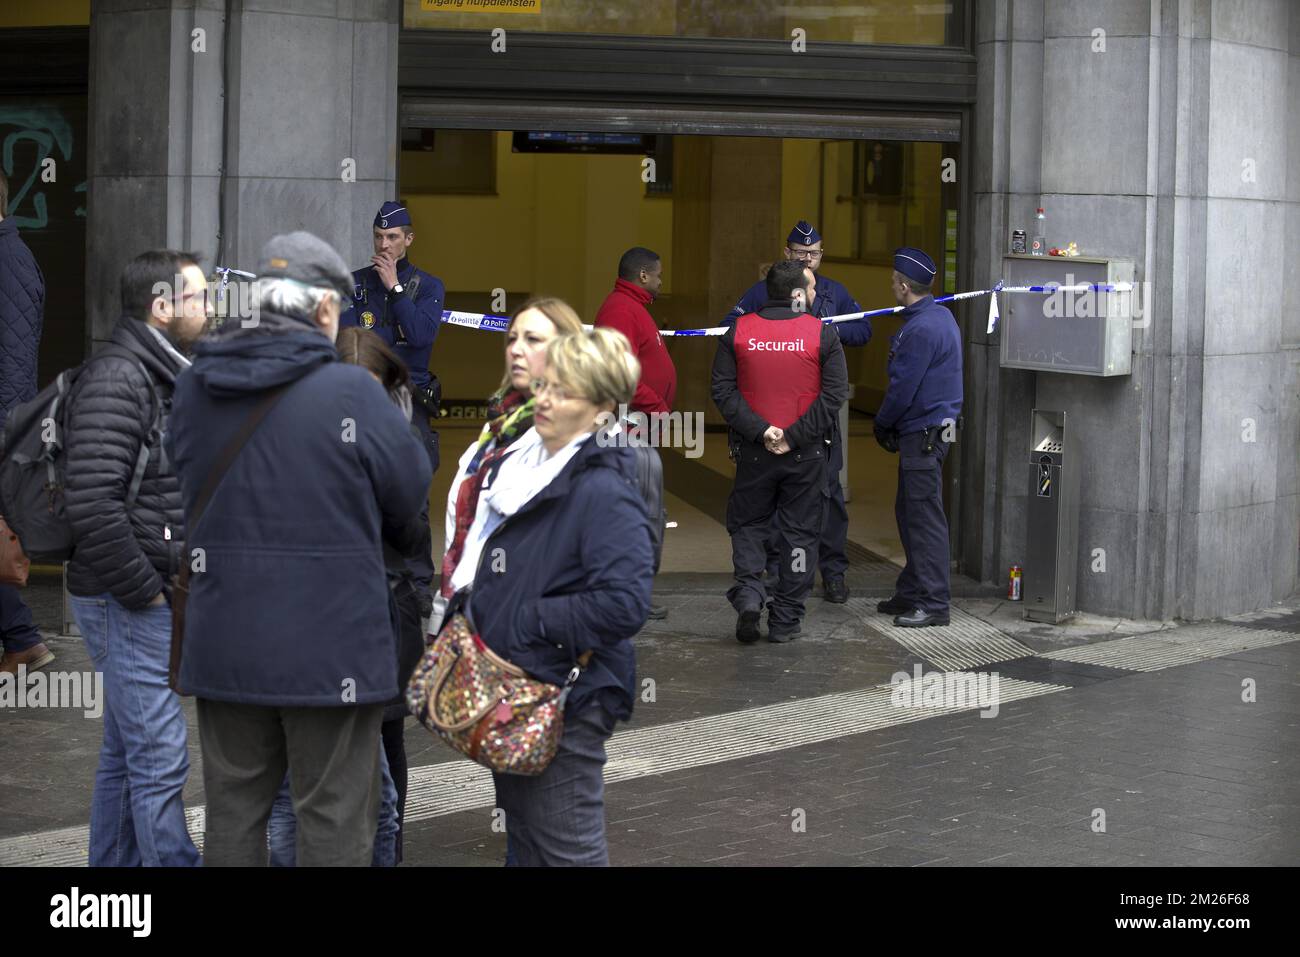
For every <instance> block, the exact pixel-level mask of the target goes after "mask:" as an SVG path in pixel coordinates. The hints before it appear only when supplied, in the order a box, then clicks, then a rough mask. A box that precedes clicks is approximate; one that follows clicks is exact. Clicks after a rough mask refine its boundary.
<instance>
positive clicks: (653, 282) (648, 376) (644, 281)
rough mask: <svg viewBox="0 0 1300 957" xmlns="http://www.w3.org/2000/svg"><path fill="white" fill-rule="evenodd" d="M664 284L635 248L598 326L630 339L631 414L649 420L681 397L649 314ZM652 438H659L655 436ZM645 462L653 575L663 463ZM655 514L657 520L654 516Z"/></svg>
mask: <svg viewBox="0 0 1300 957" xmlns="http://www.w3.org/2000/svg"><path fill="white" fill-rule="evenodd" d="M663 284H664V264H663V261H662V260H660V258H659V254H658V253H656V252H652V251H650V250H649V249H646V248H645V247H644V246H633V247H632V248H631V249H629V250H628V251H627V252H625V253H624V254H623V258H622V259H620V260H619V261H618V279H617V280H616V281H615V282H614V291H613V292H611V293H610V294H609V295H608V296H606V297H605V301H604V302H603V303H601V306H600V309H599V310H598V311H597V312H596V322H595V325H596V326H605V327H606V328H608V329H617V330H618V331H619V332H621V333H623V335H625V336H627V341H628V342H630V343H631V344H632V353H633V355H635V356H636V357H637V359H638V360H639V361H640V363H641V381H640V382H638V383H637V385H636V395H634V396H633V397H632V407H631V409H630V410H629V411H631V412H643V413H646V414H647V415H650V414H653V413H655V412H661V413H664V414H665V415H666V414H668V413H669V412H672V410H673V399H674V397H676V395H677V367H676V366H674V365H673V359H672V356H670V355H669V354H668V350H667V348H665V347H664V341H663V338H662V337H661V336H660V335H659V327H658V326H657V325H655V321H654V319H653V317H651V315H650V312H649V310H647V309H646V306H648V305H649V304H650V303H652V302H654V298H655V295H656V294H657V293H658V292H659V289H660V288H661V287H662V286H663ZM651 434H661V433H659V432H658V430H654V431H653V432H652V433H651ZM650 453H651V454H650V455H649V457H648V459H647V461H646V465H647V467H648V468H649V470H650V471H649V473H648V475H647V477H646V481H647V482H649V483H652V484H654V485H656V486H657V488H656V489H655V490H654V491H655V492H657V494H652V493H651V492H650V491H649V490H647V491H646V492H645V495H646V508H647V510H648V511H650V512H651V513H652V514H651V515H650V526H651V528H652V529H653V531H654V533H655V534H654V544H655V550H654V551H655V565H654V570H655V574H656V575H657V574H658V573H659V558H660V556H661V554H662V551H663V533H664V519H665V517H666V515H667V513H666V512H664V511H663V505H662V503H663V499H664V494H663V493H664V489H663V481H664V478H663V463H662V462H660V460H659V455H658V452H657V450H655V449H653V448H652V449H650ZM655 513H657V514H655ZM650 617H651V618H653V619H656V620H657V619H663V618H667V617H668V609H667V608H665V607H664V606H663V605H659V604H654V603H652V604H651V605H650Z"/></svg>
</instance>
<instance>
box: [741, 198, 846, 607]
mask: <svg viewBox="0 0 1300 957" xmlns="http://www.w3.org/2000/svg"><path fill="white" fill-rule="evenodd" d="M783 253H784V255H785V258H786V259H787V260H791V261H793V262H798V263H802V264H803V265H804V266H807V267H808V268H809V269H811V270H812V271H813V274H814V275H815V276H816V277H817V299H816V301H815V302H814V303H813V304H812V308H811V311H812V314H813V315H814V316H816V317H817V318H818V319H825V318H826V317H827V316H843V315H847V314H849V313H854V312H861V311H862V307H861V306H859V305H858V304H857V301H856V300H854V298H853V296H851V295H850V294H849V291H848V290H847V289H845V288H844V286H843V285H841V284H840V283H838V282H836V281H835V280H834V279H830V278H828V277H826V276H823V275H821V274H820V273H818V272H817V268H818V267H819V266H820V265H821V262H822V237H821V233H819V232H817V228H816V227H815V226H813V225H811V224H810V223H808V222H807V221H806V220H802V219H801V220H799V222H797V223H795V226H794V229H792V230H790V235H789V236H787V237H786V241H785V249H784V250H783ZM766 300H767V290H766V288H765V286H764V283H763V281H762V280H760V281H759V282H756V283H755V284H754V285H753V286H751V287H750V289H749V291H748V292H746V293H745V294H744V295H743V296H741V297H740V301H739V302H738V303H736V304H735V305H734V306H733V307H732V308H731V312H729V313H727V316H726V318H725V319H723V321H722V322H723V325H727V326H730V325H732V324H733V323H735V321H736V319H737V318H738V317H740V316H743V315H747V314H748V313H751V312H757V311H758V310H759V309H761V308H762V307H763V304H764V302H765V301H766ZM832 328H833V329H834V330H835V333H836V335H838V336H839V338H840V344H841V345H844V346H865V345H866V344H867V343H868V342H870V341H871V320H870V319H853V320H850V321H849V322H837V323H835V324H834V326H833V327H832ZM843 464H844V440H843V436H841V435H840V430H839V416H838V414H837V415H836V418H835V434H834V436H833V438H832V441H831V447H830V454H829V456H828V461H827V477H826V488H825V492H824V494H825V495H826V496H827V498H828V499H829V501H828V502H827V506H828V507H827V511H826V524H825V525H824V527H823V529H822V537H821V545H820V548H819V550H818V554H819V556H820V559H819V562H818V565H819V568H820V570H821V574H822V597H823V598H825V599H826V600H827V601H830V602H836V603H840V602H846V601H848V600H849V589H848V586H847V585H845V583H844V573H845V572H846V571H848V568H849V560H848V557H847V556H846V555H845V554H844V548H845V544H846V543H847V542H848V537H849V511H848V508H847V507H846V506H845V504H844V489H843V488H842V487H841V486H840V469H841V468H842V467H843ZM776 567H777V536H776V535H773V536H772V537H771V538H770V539H769V545H768V577H769V578H773V579H775V578H776V575H777V571H776Z"/></svg>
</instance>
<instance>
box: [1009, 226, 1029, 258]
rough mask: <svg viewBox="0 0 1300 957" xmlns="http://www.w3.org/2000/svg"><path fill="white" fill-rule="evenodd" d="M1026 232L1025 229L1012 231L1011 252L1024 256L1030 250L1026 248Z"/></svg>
mask: <svg viewBox="0 0 1300 957" xmlns="http://www.w3.org/2000/svg"><path fill="white" fill-rule="evenodd" d="M1025 239H1026V237H1025V231H1024V230H1023V229H1014V230H1012V231H1011V252H1012V253H1013V254H1015V253H1019V254H1020V255H1021V256H1023V255H1024V254H1025V253H1026V252H1028V249H1027V248H1026V246H1025Z"/></svg>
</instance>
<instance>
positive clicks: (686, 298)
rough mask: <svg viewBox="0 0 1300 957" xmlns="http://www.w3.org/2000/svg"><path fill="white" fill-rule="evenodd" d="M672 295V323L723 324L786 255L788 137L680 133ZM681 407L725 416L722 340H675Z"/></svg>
mask: <svg viewBox="0 0 1300 957" xmlns="http://www.w3.org/2000/svg"><path fill="white" fill-rule="evenodd" d="M673 149H674V164H675V165H674V172H673V279H672V283H673V286H672V288H673V296H672V307H671V309H672V312H671V315H670V316H669V317H668V318H669V324H670V325H672V326H675V327H677V328H697V327H702V326H716V325H717V324H718V323H719V322H720V321H721V320H722V317H723V316H725V315H726V314H727V311H728V310H729V309H730V308H731V307H732V306H733V305H735V303H736V300H737V299H739V298H740V296H741V295H742V294H743V293H744V292H745V290H746V289H748V288H749V287H750V286H752V285H753V284H754V283H755V282H756V281H757V279H758V270H759V266H760V264H762V263H765V262H771V261H772V260H773V259H774V258H775V257H776V256H777V255H779V252H780V246H781V240H782V238H783V235H782V233H781V223H780V219H779V217H780V214H781V210H780V206H781V204H780V197H781V141H780V140H779V139H775V138H767V137H737V136H711V137H702V136H700V137H695V136H690V137H679V138H678V140H677V142H676V143H675V144H674V147H673ZM669 350H670V352H671V353H672V357H673V363H674V364H675V365H676V366H677V402H676V406H677V408H679V409H682V410H684V411H704V412H705V413H706V416H707V421H708V422H710V423H720V422H721V421H722V418H721V416H720V415H718V412H717V409H715V408H714V406H713V401H712V399H711V398H710V394H709V385H710V376H711V370H712V368H713V356H714V353H715V352H716V351H717V350H716V345H715V343H712V342H711V343H703V342H700V341H698V340H690V339H682V340H680V341H678V340H673V341H671V342H670V343H669Z"/></svg>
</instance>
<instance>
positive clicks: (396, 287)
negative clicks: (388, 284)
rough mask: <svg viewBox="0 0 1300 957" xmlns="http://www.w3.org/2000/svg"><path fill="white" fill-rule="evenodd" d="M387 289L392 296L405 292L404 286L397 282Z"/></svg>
mask: <svg viewBox="0 0 1300 957" xmlns="http://www.w3.org/2000/svg"><path fill="white" fill-rule="evenodd" d="M388 291H389V292H391V293H392V294H393V295H394V296H400V295H401V294H402V293H404V292H406V287H405V286H403V285H402V284H401V283H400V282H399V283H397V284H396V285H394V286H393V288H392V289H390V290H388Z"/></svg>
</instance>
